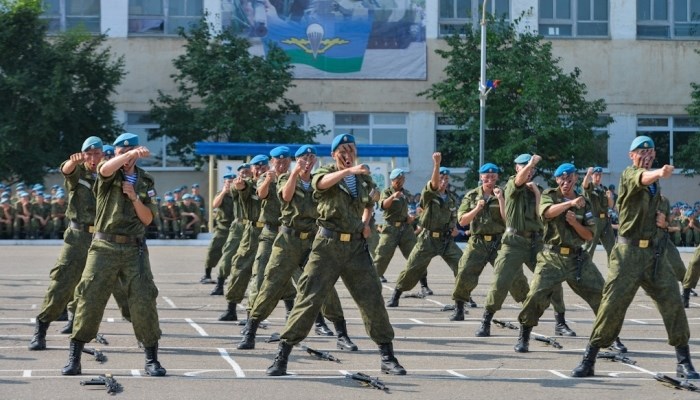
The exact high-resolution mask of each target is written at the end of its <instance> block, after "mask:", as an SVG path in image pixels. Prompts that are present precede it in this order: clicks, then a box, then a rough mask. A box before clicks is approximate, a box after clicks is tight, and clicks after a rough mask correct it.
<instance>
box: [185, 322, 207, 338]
mask: <svg viewBox="0 0 700 400" xmlns="http://www.w3.org/2000/svg"><path fill="white" fill-rule="evenodd" d="M185 322H187V323H188V324H190V326H191V327H193V328H194V330H196V331H197V332H198V333H199V335H200V336H209V334H208V333H207V332H206V331H205V330H204V329H203V328H202V327H201V326H199V325H197V324H196V323H195V322H194V321H192V319H191V318H185Z"/></svg>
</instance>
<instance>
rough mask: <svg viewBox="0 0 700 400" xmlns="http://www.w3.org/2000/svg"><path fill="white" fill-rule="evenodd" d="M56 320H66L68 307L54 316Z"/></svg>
mask: <svg viewBox="0 0 700 400" xmlns="http://www.w3.org/2000/svg"><path fill="white" fill-rule="evenodd" d="M56 321H68V308H64V309H63V312H61V315H59V316H58V318H56Z"/></svg>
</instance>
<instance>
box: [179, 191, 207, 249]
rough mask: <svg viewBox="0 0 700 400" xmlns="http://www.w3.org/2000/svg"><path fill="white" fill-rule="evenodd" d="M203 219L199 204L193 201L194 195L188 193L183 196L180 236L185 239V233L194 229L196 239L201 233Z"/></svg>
mask: <svg viewBox="0 0 700 400" xmlns="http://www.w3.org/2000/svg"><path fill="white" fill-rule="evenodd" d="M201 221H202V214H201V213H200V210H199V206H198V205H197V204H195V202H194V201H193V199H192V195H191V194H189V193H186V194H185V195H184V196H182V203H181V204H180V238H181V239H185V238H186V236H185V235H186V234H187V233H188V232H189V231H192V234H193V235H194V239H197V235H199V232H200V229H201V227H202V226H201Z"/></svg>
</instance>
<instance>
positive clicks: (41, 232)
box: [30, 191, 52, 239]
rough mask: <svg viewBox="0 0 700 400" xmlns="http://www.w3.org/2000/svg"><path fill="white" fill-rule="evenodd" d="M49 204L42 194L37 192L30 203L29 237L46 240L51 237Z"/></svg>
mask: <svg viewBox="0 0 700 400" xmlns="http://www.w3.org/2000/svg"><path fill="white" fill-rule="evenodd" d="M51 226H52V224H51V204H50V203H47V202H46V199H45V198H44V192H41V191H37V192H36V194H35V195H34V203H32V221H31V233H30V235H31V237H32V238H34V239H48V238H49V235H51Z"/></svg>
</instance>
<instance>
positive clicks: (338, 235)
mask: <svg viewBox="0 0 700 400" xmlns="http://www.w3.org/2000/svg"><path fill="white" fill-rule="evenodd" d="M318 236H320V237H323V238H326V239H335V240H340V241H341V242H349V241H351V240H360V239H362V233H343V232H336V231H332V230H330V229H326V228H324V227H321V228H319V229H318Z"/></svg>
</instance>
